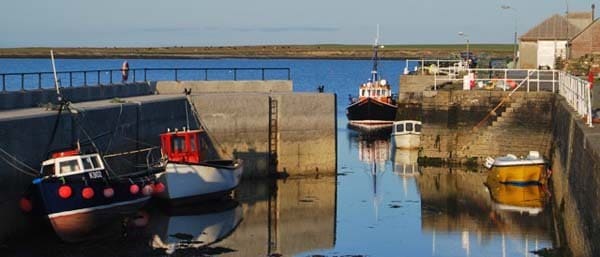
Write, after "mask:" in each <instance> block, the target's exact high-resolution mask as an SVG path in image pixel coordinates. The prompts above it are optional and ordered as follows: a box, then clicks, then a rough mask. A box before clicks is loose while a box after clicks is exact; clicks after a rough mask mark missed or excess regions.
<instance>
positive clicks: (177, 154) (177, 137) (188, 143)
mask: <svg viewBox="0 0 600 257" xmlns="http://www.w3.org/2000/svg"><path fill="white" fill-rule="evenodd" d="M202 133H204V131H203V130H185V129H184V130H182V131H177V130H175V131H168V132H167V133H163V134H160V144H161V151H162V154H163V155H164V156H166V157H167V158H168V160H169V162H178V163H194V164H198V163H200V161H202V155H201V153H200V135H201V134H202Z"/></svg>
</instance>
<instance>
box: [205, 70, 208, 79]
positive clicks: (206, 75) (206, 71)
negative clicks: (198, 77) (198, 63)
mask: <svg viewBox="0 0 600 257" xmlns="http://www.w3.org/2000/svg"><path fill="white" fill-rule="evenodd" d="M204 80H205V81H207V80H208V69H204Z"/></svg>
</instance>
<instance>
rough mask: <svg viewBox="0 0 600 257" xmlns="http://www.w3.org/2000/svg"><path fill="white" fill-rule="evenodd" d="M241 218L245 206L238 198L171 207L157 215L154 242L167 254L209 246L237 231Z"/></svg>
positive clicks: (151, 227) (151, 231)
mask: <svg viewBox="0 0 600 257" xmlns="http://www.w3.org/2000/svg"><path fill="white" fill-rule="evenodd" d="M241 221H242V207H241V206H240V205H239V204H238V202H237V201H234V200H225V201H214V202H203V203H202V204H198V205H188V206H184V207H177V208H174V209H169V210H167V211H165V212H159V214H157V215H155V216H153V220H152V223H151V225H150V226H149V227H148V228H149V231H150V234H151V235H152V239H151V242H150V245H151V246H152V248H154V249H162V250H164V251H165V253H166V254H173V253H174V252H176V251H178V250H182V249H190V248H200V247H205V246H208V245H211V244H213V243H215V242H218V241H220V240H222V239H223V238H225V237H227V236H228V235H230V234H231V233H233V231H234V230H235V228H236V227H237V226H238V225H239V224H240V222H241Z"/></svg>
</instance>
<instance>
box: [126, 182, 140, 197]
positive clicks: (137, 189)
mask: <svg viewBox="0 0 600 257" xmlns="http://www.w3.org/2000/svg"><path fill="white" fill-rule="evenodd" d="M129 192H130V193H131V194H132V195H135V194H137V193H139V192H140V186H138V185H136V184H133V185H131V186H129Z"/></svg>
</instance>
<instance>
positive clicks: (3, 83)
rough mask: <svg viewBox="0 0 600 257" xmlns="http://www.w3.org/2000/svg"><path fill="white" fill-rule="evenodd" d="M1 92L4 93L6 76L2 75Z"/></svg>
mask: <svg viewBox="0 0 600 257" xmlns="http://www.w3.org/2000/svg"><path fill="white" fill-rule="evenodd" d="M2 92H6V75H4V74H2Z"/></svg>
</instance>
